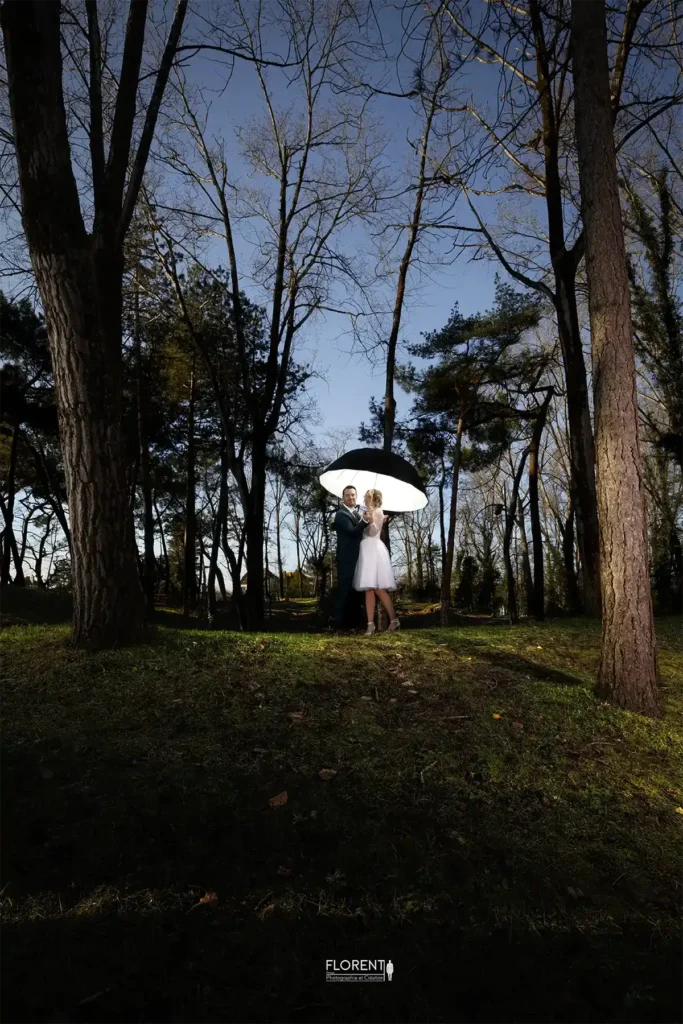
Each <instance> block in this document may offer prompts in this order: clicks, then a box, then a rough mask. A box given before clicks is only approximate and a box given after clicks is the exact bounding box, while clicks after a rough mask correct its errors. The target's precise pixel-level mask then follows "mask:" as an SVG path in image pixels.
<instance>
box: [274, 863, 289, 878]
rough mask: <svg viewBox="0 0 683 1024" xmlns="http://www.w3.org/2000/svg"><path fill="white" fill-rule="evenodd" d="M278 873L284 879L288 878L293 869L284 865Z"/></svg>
mask: <svg viewBox="0 0 683 1024" xmlns="http://www.w3.org/2000/svg"><path fill="white" fill-rule="evenodd" d="M277 873H278V875H281V876H282V878H286V877H287V876H288V875H291V873H292V869H291V868H286V867H285V866H284V864H281V865H280V867H279V868H278V869H277Z"/></svg>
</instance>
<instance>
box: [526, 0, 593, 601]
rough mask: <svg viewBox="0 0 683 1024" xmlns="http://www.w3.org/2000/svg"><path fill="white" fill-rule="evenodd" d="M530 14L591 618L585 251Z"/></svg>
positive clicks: (537, 21)
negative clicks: (566, 198) (567, 221)
mask: <svg viewBox="0 0 683 1024" xmlns="http://www.w3.org/2000/svg"><path fill="white" fill-rule="evenodd" d="M529 13H530V16H531V24H532V26H533V33H534V40H535V46H536V70H537V86H538V94H539V105H540V109H541V118H542V131H543V152H544V166H545V182H546V207H547V211H548V246H549V251H550V259H551V263H552V267H553V275H554V278H555V289H554V293H553V302H554V305H555V312H556V315H557V327H558V333H559V337H560V346H561V349H562V360H563V363H564V373H565V382H566V387H567V418H568V423H569V445H570V460H571V478H572V486H573V489H574V494H575V499H576V526H577V540H578V544H579V553H580V555H581V570H582V574H583V596H584V605H585V609H586V611H587V612H588V614H590V615H599V614H600V563H599V553H600V543H599V532H598V505H597V494H596V489H595V447H594V441H593V431H592V426H591V418H590V406H589V402H588V382H587V379H586V366H585V362H584V358H583V346H582V343H581V331H580V328H579V315H578V307H577V303H576V272H577V269H578V266H579V263H580V260H581V255H582V246H581V245H579V246H578V247H577V246H574V248H573V249H571V250H567V247H566V239H565V230H564V209H563V194H562V183H561V178H560V139H559V135H558V127H557V126H558V115H557V111H556V110H555V108H554V100H553V92H552V83H551V81H550V77H551V76H550V68H549V63H548V45H547V42H546V39H545V32H544V27H543V20H542V13H541V6H540V3H539V0H530V3H529Z"/></svg>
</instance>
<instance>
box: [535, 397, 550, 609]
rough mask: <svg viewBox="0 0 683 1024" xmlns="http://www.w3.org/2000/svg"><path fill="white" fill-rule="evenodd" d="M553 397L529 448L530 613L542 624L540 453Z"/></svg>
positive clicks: (543, 408)
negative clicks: (532, 586) (532, 556)
mask: <svg viewBox="0 0 683 1024" xmlns="http://www.w3.org/2000/svg"><path fill="white" fill-rule="evenodd" d="M552 397H553V392H552V391H548V394H547V396H546V398H545V400H544V402H543V404H542V405H541V407H540V409H539V411H538V415H537V416H536V419H535V420H534V427H533V431H532V434H531V444H530V446H529V518H530V519H531V539H532V544H533V552H534V588H533V592H532V594H533V596H532V603H531V608H530V609H529V612H530V614H531V615H533V617H534V618H535V619H536V621H537V622H542V621H543V619H544V618H545V579H544V561H543V534H542V532H541V515H540V510H539V507H538V471H539V452H540V447H541V438H542V436H543V430H544V428H545V421H546V417H547V415H548V408H549V406H550V401H551V399H552Z"/></svg>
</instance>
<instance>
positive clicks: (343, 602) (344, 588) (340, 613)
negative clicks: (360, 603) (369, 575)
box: [334, 566, 356, 629]
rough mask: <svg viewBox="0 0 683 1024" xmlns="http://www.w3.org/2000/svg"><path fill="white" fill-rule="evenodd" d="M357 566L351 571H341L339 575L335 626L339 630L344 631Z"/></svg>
mask: <svg viewBox="0 0 683 1024" xmlns="http://www.w3.org/2000/svg"><path fill="white" fill-rule="evenodd" d="M355 568H356V567H355V566H352V567H351V570H350V571H349V570H348V569H347V570H340V571H339V574H338V580H339V588H338V590H337V603H336V606H335V610H334V624H335V626H336V627H337V629H343V628H344V623H345V619H346V616H347V614H348V604H349V598H350V597H351V593H352V592H353V576H354V572H355Z"/></svg>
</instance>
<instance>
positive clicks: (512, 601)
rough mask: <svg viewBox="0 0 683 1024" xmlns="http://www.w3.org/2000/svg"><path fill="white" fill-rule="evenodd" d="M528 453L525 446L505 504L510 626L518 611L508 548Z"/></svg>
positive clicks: (505, 553) (515, 621) (517, 618)
mask: <svg viewBox="0 0 683 1024" xmlns="http://www.w3.org/2000/svg"><path fill="white" fill-rule="evenodd" d="M528 454H529V449H528V448H526V449H525V450H524V452H523V454H522V456H521V458H520V460H519V465H518V467H517V472H516V473H515V477H514V481H513V484H512V496H511V498H510V503H509V505H506V506H505V533H504V534H503V559H504V561H505V576H506V579H507V605H508V620H509V622H510V625H511V626H514V625H516V624H517V623H518V622H519V612H518V609H517V590H516V587H515V569H514V566H513V564H512V558H511V556H510V548H511V546H512V534H513V532H514V529H515V512H516V510H517V502H518V499H519V485H520V483H521V480H522V474H523V472H524V463H525V462H526V459H527V455H528Z"/></svg>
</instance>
